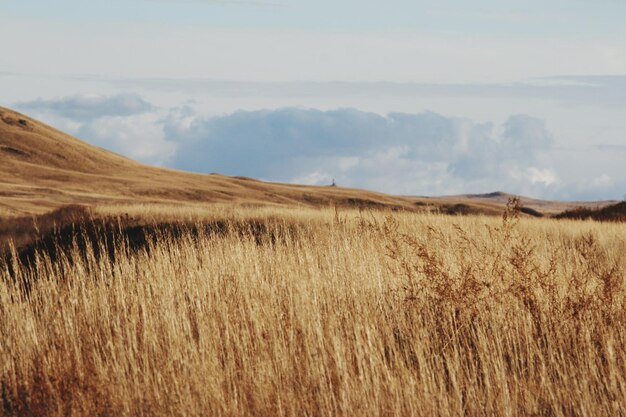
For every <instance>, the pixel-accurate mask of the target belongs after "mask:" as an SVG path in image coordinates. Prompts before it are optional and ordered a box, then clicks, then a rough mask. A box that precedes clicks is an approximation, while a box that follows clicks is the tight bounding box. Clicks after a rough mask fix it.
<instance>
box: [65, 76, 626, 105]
mask: <svg viewBox="0 0 626 417" xmlns="http://www.w3.org/2000/svg"><path fill="white" fill-rule="evenodd" d="M69 78H70V79H72V80H79V81H89V82H99V83H104V84H109V85H114V86H116V87H119V88H125V89H130V88H132V89H138V88H140V89H145V90H148V91H158V92H181V91H185V92H187V93H198V92H201V93H204V94H210V95H211V96H216V97H226V98H233V97H235V98H253V97H256V98H281V97H282V98H284V97H291V98H293V97H300V98H329V97H334V98H363V97H375V98H378V99H382V98H394V99H399V98H410V97H430V98H459V97H469V98H486V99H503V98H506V99H509V98H510V99H531V100H549V101H555V102H558V103H567V104H575V105H595V106H601V107H617V108H621V107H626V76H625V75H587V76H568V75H563V76H555V77H543V78H531V79H528V80H525V81H519V82H512V83H488V82H485V83H418V82H386V81H377V82H348V81H327V82H314V81H286V82H281V81H277V82H262V81H233V80H219V79H206V78H114V77H94V76H73V77H69Z"/></svg>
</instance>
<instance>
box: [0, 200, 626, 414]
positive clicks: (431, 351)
mask: <svg viewBox="0 0 626 417" xmlns="http://www.w3.org/2000/svg"><path fill="white" fill-rule="evenodd" d="M127 209H131V208H127ZM135 209H137V208H136V207H135ZM102 210H103V211H104V212H107V210H108V212H109V213H112V212H114V210H113V209H112V208H110V207H109V208H103V209H102ZM167 213H168V210H167V209H166V208H165V207H164V208H163V210H162V211H160V212H159V211H154V212H152V213H150V216H152V219H153V220H155V221H160V220H159V219H163V218H164V216H165V217H166V216H167V215H168V214H167ZM135 214H140V210H138V209H137V211H136V212H135ZM175 215H176V216H181V215H184V213H175ZM187 215H188V216H189V218H190V219H193V220H194V221H198V222H200V221H205V220H206V218H211V216H214V217H213V218H222V219H226V220H227V221H228V222H229V224H233V225H234V224H237V225H238V226H237V228H234V227H233V228H230V229H228V231H227V232H226V233H220V234H217V233H213V234H212V233H208V234H204V235H203V234H200V235H198V234H195V233H189V234H186V235H183V236H182V237H179V238H177V239H174V238H172V237H168V236H162V237H161V238H160V239H158V240H157V241H156V242H155V243H153V244H151V246H150V247H149V248H144V249H141V250H139V251H137V252H134V251H132V250H129V248H128V247H126V246H125V244H124V242H119V244H118V250H117V254H116V261H115V262H114V263H111V262H110V261H109V259H108V258H99V257H97V256H96V255H95V253H94V252H93V251H88V253H79V251H78V250H77V249H75V250H74V251H73V252H72V253H69V254H68V256H67V257H63V258H61V259H60V260H58V261H57V262H54V263H53V262H50V260H49V259H46V258H45V257H42V258H41V259H40V260H39V262H38V263H37V265H36V267H35V268H34V269H33V270H26V269H25V268H22V269H20V270H19V273H18V274H17V276H12V275H11V274H10V273H9V269H7V268H5V269H4V271H2V272H0V275H2V280H0V357H1V358H2V361H0V366H1V368H0V385H1V392H2V400H1V401H2V407H3V411H4V414H5V415H63V416H65V415H90V416H95V415H102V416H107V415H111V416H113V415H115V416H117V415H122V416H123V415H128V416H133V415H198V416H275V415H276V416H335V415H344V416H406V415H415V416H487V415H488V416H518V415H523V416H532V415H535V416H617V415H624V413H625V412H626V363H625V361H626V350H625V345H624V342H625V339H626V334H625V332H624V330H623V329H624V324H625V319H626V310H625V304H624V302H625V297H626V288H625V287H624V284H625V282H624V281H625V279H626V277H625V273H626V272H625V271H626V258H625V257H624V253H626V225H625V224H598V223H593V222H565V221H560V222H559V221H555V220H545V219H541V220H537V219H519V218H517V216H516V212H515V211H513V210H510V211H508V212H507V213H506V215H505V216H504V217H503V218H502V219H497V218H493V217H444V216H439V215H430V214H411V213H397V212H395V213H392V212H389V213H388V214H385V213H380V212H379V213H375V212H374V213H372V212H364V213H359V212H357V211H339V212H335V211H332V210H310V209H301V210H292V211H290V212H289V213H286V212H281V211H272V210H269V209H266V211H263V212H259V211H257V210H254V209H247V210H246V209H243V208H239V209H237V210H234V211H233V210H230V211H229V210H228V209H227V208H221V209H219V210H217V211H216V212H214V213H210V212H202V211H201V210H199V211H198V212H195V213H187ZM203 218H204V219H205V220H203ZM248 218H255V219H267V220H268V225H269V226H268V228H267V229H265V230H264V234H263V235H261V236H259V234H258V233H256V232H255V231H253V230H252V229H251V230H250V231H249V232H248V233H246V232H245V228H243V229H242V227H241V224H242V223H241V220H245V219H248ZM242 231H243V233H242ZM24 283H28V284H29V286H28V291H26V292H25V291H24V286H23V284H24Z"/></svg>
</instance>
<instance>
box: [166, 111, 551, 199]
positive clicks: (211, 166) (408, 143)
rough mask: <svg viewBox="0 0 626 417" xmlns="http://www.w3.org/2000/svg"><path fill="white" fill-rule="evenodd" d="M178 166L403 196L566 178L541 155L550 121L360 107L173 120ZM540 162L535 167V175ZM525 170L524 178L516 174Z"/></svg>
mask: <svg viewBox="0 0 626 417" xmlns="http://www.w3.org/2000/svg"><path fill="white" fill-rule="evenodd" d="M164 127H165V132H166V137H167V138H168V140H170V141H176V142H177V144H178V150H177V152H176V155H175V156H174V158H173V159H172V160H171V164H173V165H174V166H175V167H176V168H180V169H187V170H193V171H198V172H221V173H225V174H231V175H246V176H252V177H257V178H263V179H267V180H276V181H293V182H303V183H308V184H326V183H329V182H330V181H331V180H332V178H336V179H337V181H338V182H339V183H340V184H342V185H348V186H358V187H365V188H374V189H378V190H381V191H388V192H394V193H402V194H424V193H442V192H455V191H457V190H458V191H459V192H462V191H463V192H464V191H467V187H471V188H473V189H476V190H477V191H478V190H480V191H482V190H485V189H500V188H507V189H509V190H511V189H512V188H516V189H517V188H520V186H521V185H523V184H527V185H529V186H535V187H540V186H546V185H551V184H554V183H555V182H556V181H557V179H556V176H555V175H553V174H552V176H550V173H551V171H550V170H549V169H548V168H545V167H535V166H536V165H537V164H538V156H539V155H540V154H541V153H542V152H544V151H546V150H548V149H550V148H551V146H552V136H551V134H550V133H549V132H548V131H547V128H546V126H545V122H543V121H542V120H539V119H536V118H533V117H530V116H527V115H514V116H511V117H510V118H509V119H508V120H507V121H506V122H505V123H504V124H503V125H502V126H494V125H493V124H490V123H486V124H480V123H474V122H472V121H471V120H467V119H461V118H451V117H445V116H442V115H440V114H436V113H433V112H423V113H417V114H407V113H391V114H388V115H387V116H381V115H378V114H374V113H368V112H362V111H359V110H355V109H338V110H332V111H320V110H315V109H300V108H284V109H278V110H262V111H239V112H235V113H232V114H229V115H224V116H217V117H196V116H194V115H193V113H192V112H190V111H189V109H187V110H182V111H181V110H179V111H176V112H173V113H171V114H170V115H169V116H168V117H167V118H166V119H165V120H164ZM529 166H533V167H535V168H533V169H534V170H530V171H528V173H526V171H527V167H529ZM522 171H523V172H525V173H526V174H525V175H521V176H520V175H516V173H517V172H522Z"/></svg>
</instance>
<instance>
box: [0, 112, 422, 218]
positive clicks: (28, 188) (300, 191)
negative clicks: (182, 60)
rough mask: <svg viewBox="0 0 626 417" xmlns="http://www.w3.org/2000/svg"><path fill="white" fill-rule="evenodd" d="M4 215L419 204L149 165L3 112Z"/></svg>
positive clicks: (0, 212) (0, 209)
mask: <svg viewBox="0 0 626 417" xmlns="http://www.w3.org/2000/svg"><path fill="white" fill-rule="evenodd" d="M0 175H1V176H2V180H1V181H0V196H1V198H0V216H5V217H6V216H13V217H14V216H20V215H32V214H41V213H44V212H47V211H50V210H52V209H56V208H59V207H61V206H65V205H71V204H83V205H90V206H95V205H102V204H170V205H171V204H179V205H189V206H193V205H198V204H203V205H206V204H207V203H225V202H226V203H229V204H255V205H283V206H285V205H288V206H302V205H304V206H329V205H340V206H354V207H370V208H371V207H387V208H392V207H394V208H397V209H404V210H415V209H416V207H415V206H414V204H413V200H411V199H408V198H402V197H394V196H389V195H385V194H381V193H374V192H368V191H363V190H351V189H345V188H338V187H307V186H296V185H286V184H273V183H265V182H261V181H255V180H253V179H249V178H237V177H226V176H222V175H217V174H211V175H209V174H206V175H203V174H194V173H189V172H182V171H176V170H171V169H165V168H158V167H151V166H147V165H143V164H140V163H137V162H135V161H132V160H130V159H127V158H124V157H122V156H120V155H117V154H114V153H112V152H109V151H106V150H104V149H101V148H98V147H95V146H92V145H89V144H87V143H85V142H82V141H80V140H78V139H75V138H73V137H71V136H69V135H66V134H64V133H62V132H59V131H57V130H55V129H53V128H52V127H49V126H47V125H45V124H43V123H40V122H38V121H36V120H33V119H31V118H29V117H27V116H25V115H22V114H19V113H16V112H14V111H11V110H9V109H5V108H0Z"/></svg>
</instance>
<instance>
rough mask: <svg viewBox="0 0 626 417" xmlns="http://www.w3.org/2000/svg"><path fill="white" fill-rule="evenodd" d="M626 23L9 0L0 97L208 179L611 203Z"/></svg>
mask: <svg viewBox="0 0 626 417" xmlns="http://www.w3.org/2000/svg"><path fill="white" fill-rule="evenodd" d="M625 19H626V3H625V2H622V1H617V0H597V1H590V0H567V1H566V0H553V1H551V2H549V4H546V2H541V1H535V0H530V1H525V2H519V1H509V0H498V1H495V0H494V1H491V0H489V1H487V0H478V1H474V2H467V1H458V0H447V1H446V0H443V1H436V2H435V1H426V0H414V1H405V0H396V1H387V2H384V3H383V2H375V1H369V0H365V1H363V0H361V1H353V0H344V1H326V0H321V1H304V0H291V1H283V0H270V1H263V0H260V1H254V0H249V1H243V0H242V1H230V0H224V1H211V0H126V1H119V0H110V1H107V2H104V1H91V2H85V1H75V0H73V1H68V0H60V1H56V2H48V1H41V0H40V1H33V0H22V1H19V2H18V1H8V0H0V37H1V38H2V39H10V42H6V43H4V44H3V49H4V52H3V53H2V55H0V92H2V94H1V95H0V105H3V106H8V107H13V108H17V109H19V110H22V111H24V112H26V113H28V114H31V115H33V116H35V117H40V118H42V119H43V120H45V121H47V122H49V123H52V124H54V125H56V126H58V127H59V128H62V129H64V130H66V131H68V132H70V133H72V134H75V135H78V136H79V137H81V138H83V139H85V140H87V141H90V142H92V143H95V144H97V145H99V146H103V147H105V148H108V149H112V150H114V151H116V152H120V153H123V154H125V155H128V156H130V157H133V158H137V159H139V160H142V161H144V162H148V163H155V164H160V165H166V166H172V167H176V168H181V169H192V170H196V171H199V172H214V171H218V172H223V173H227V174H232V175H239V174H242V175H250V176H254V177H258V178H262V179H268V180H275V181H289V182H304V183H319V184H324V183H327V182H329V181H330V180H331V179H332V178H336V179H338V181H339V182H340V184H344V185H350V186H358V187H363V188H371V189H377V190H381V191H388V192H394V193H402V194H420V195H423V194H448V193H463V192H489V191H493V190H496V189H498V190H505V191H509V192H513V193H525V194H530V195H532V196H536V197H545V198H558V199H604V198H606V199H608V198H622V197H623V195H624V194H625V193H626V174H624V172H625V171H624V168H623V167H624V166H626V133H625V132H626V117H624V115H625V114H626V25H624V24H623V22H624V21H625ZM512 126H515V129H514V131H513V130H511V129H513V128H512ZM255 150H256V151H255ZM258 150H263V151H264V152H263V153H262V155H263V156H262V157H260V155H261V154H260V153H259V151H258ZM252 160H253V161H252Z"/></svg>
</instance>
